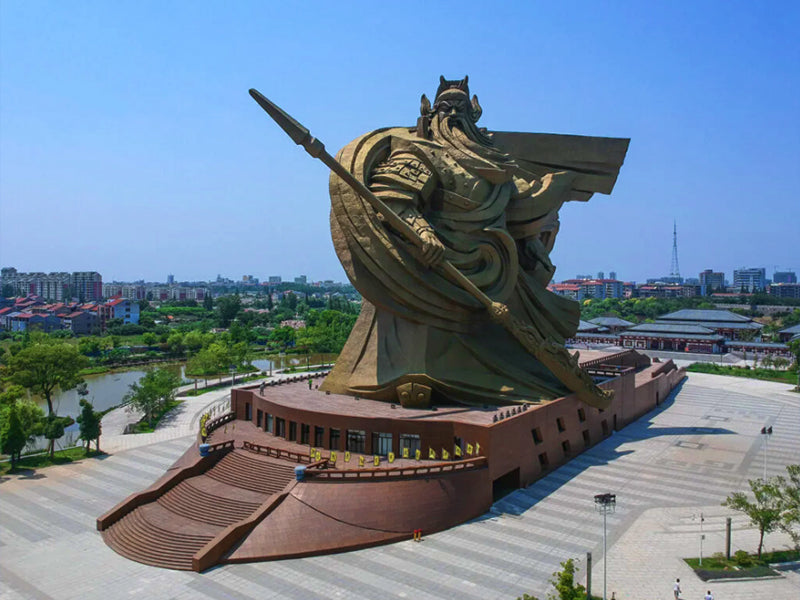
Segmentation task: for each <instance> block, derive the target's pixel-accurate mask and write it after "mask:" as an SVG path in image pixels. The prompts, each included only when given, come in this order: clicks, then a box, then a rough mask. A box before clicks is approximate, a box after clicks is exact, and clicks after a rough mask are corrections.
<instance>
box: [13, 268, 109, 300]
mask: <svg viewBox="0 0 800 600" xmlns="http://www.w3.org/2000/svg"><path fill="white" fill-rule="evenodd" d="M0 279H2V285H3V286H10V288H11V290H12V295H14V296H39V297H40V298H44V299H45V300H52V301H56V302H62V301H64V300H70V299H72V298H77V299H79V300H80V301H92V300H100V299H101V298H102V297H103V278H102V276H101V275H100V273H98V272H97V271H76V272H74V273H71V274H70V273H67V272H53V273H41V272H35V273H20V272H18V271H17V270H16V269H15V268H13V267H6V268H4V269H2V270H0Z"/></svg>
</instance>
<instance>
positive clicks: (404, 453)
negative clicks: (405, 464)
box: [403, 447, 408, 458]
mask: <svg viewBox="0 0 800 600" xmlns="http://www.w3.org/2000/svg"><path fill="white" fill-rule="evenodd" d="M403 458H408V448H407V447H406V448H403Z"/></svg>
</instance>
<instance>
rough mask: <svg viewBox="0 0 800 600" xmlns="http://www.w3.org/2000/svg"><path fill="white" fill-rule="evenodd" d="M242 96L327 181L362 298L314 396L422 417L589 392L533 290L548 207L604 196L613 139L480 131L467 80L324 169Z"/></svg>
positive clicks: (574, 313)
mask: <svg viewBox="0 0 800 600" xmlns="http://www.w3.org/2000/svg"><path fill="white" fill-rule="evenodd" d="M251 94H253V96H254V97H255V98H256V100H257V101H259V104H261V105H262V106H263V107H264V108H265V109H266V110H267V111H268V112H270V114H271V115H272V116H273V117H274V118H276V120H277V121H278V122H279V123H281V119H288V121H291V123H292V124H293V125H294V126H295V127H297V128H299V130H290V129H291V127H290V126H287V125H286V124H285V123H281V124H282V126H283V127H284V129H285V130H286V131H287V132H288V133H289V134H290V135H291V136H292V137H293V139H294V140H295V142H296V143H298V144H303V145H304V146H305V147H306V149H307V150H308V151H309V153H310V154H312V156H315V157H319V158H321V159H322V160H323V161H324V162H325V163H326V164H328V166H330V167H331V169H332V170H333V172H332V174H331V179H330V196H331V204H332V210H331V230H332V235H333V242H334V246H335V248H336V253H337V255H338V256H339V259H340V260H341V261H342V265H343V266H344V268H345V271H346V272H347V275H348V277H349V278H350V281H351V282H352V283H353V285H354V286H355V287H356V289H357V290H358V291H359V292H360V293H361V294H362V296H363V297H364V302H363V306H362V310H361V314H360V316H359V318H358V321H357V322H356V325H355V327H354V329H353V332H352V333H351V335H350V337H349V339H348V341H347V343H346V345H345V347H344V349H343V351H342V353H341V355H340V356H339V359H338V360H337V362H336V366H335V367H334V369H333V371H332V372H331V374H330V375H329V376H328V377H327V379H326V380H325V383H324V384H323V386H322V389H323V390H325V391H330V392H332V393H338V394H350V395H355V396H360V397H363V398H372V399H377V400H385V401H391V402H400V403H401V404H402V405H403V406H427V405H429V403H430V402H431V400H433V401H437V400H438V401H446V402H457V403H465V404H505V403H516V402H536V401H539V400H541V399H543V398H555V397H559V396H563V395H566V394H569V393H570V392H576V393H577V394H578V397H579V398H581V399H582V400H584V401H585V402H588V403H589V404H592V405H595V406H601V407H602V406H605V405H607V403H608V401H609V399H610V398H609V394H608V393H607V392H604V391H602V390H600V389H599V388H597V386H596V385H595V384H594V382H593V381H592V380H591V378H590V377H589V376H588V375H587V374H586V373H585V372H584V371H582V370H581V369H580V368H579V367H578V365H577V356H570V354H569V353H568V352H567V351H566V350H565V348H564V341H565V339H566V338H569V337H571V336H572V335H574V333H575V331H576V329H577V325H578V319H579V316H580V310H579V306H578V304H577V303H576V302H574V301H572V300H568V299H566V298H564V297H561V296H558V295H556V294H554V293H552V292H550V291H548V290H547V287H546V286H547V284H548V283H549V282H550V280H551V278H552V276H553V273H554V271H555V267H554V266H553V264H552V263H551V262H550V258H549V254H550V251H551V250H552V248H553V245H554V244H555V240H556V235H557V233H558V227H559V221H558V211H559V209H560V208H561V206H562V204H563V203H564V202H566V201H569V200H586V199H588V198H589V197H590V196H591V195H592V193H593V192H596V191H597V192H604V193H610V191H611V189H612V188H613V185H614V182H615V180H616V176H617V173H618V171H619V167H620V166H621V164H622V160H623V159H624V156H625V152H626V150H627V145H628V140H619V139H609V138H585V137H579V136H561V135H546V134H525V133H502V132H495V133H489V132H487V131H486V130H483V129H479V128H478V127H477V126H476V123H477V121H478V119H479V117H480V116H481V112H482V110H481V107H480V105H479V103H478V99H477V97H476V96H473V97H472V98H470V96H469V88H468V80H467V78H464V79H463V80H460V81H448V80H445V79H444V78H441V80H440V85H439V89H438V90H437V93H436V97H435V99H434V102H433V105H432V106H431V104H430V102H429V101H428V99H427V98H426V97H425V96H424V95H423V96H422V106H421V116H420V117H419V119H418V122H417V126H416V127H414V128H408V127H394V128H387V129H380V130H377V131H373V132H371V133H368V134H365V135H363V136H361V137H360V138H358V139H356V140H354V141H353V142H351V143H350V144H348V145H347V146H345V147H344V148H343V149H342V150H341V151H340V152H339V154H338V156H337V157H336V161H334V160H333V159H332V158H331V157H330V155H328V154H327V153H325V151H324V146H323V145H322V144H321V143H320V142H319V141H318V140H315V139H314V138H312V137H311V136H310V134H309V133H308V131H307V130H305V129H304V128H302V126H300V125H299V124H298V123H296V122H295V121H293V120H292V119H291V117H288V115H286V114H285V113H283V112H282V111H280V109H278V108H277V107H275V106H274V105H272V104H271V103H270V102H269V101H268V100H266V98H264V97H263V96H261V95H260V94H258V92H255V91H254V90H253V91H251Z"/></svg>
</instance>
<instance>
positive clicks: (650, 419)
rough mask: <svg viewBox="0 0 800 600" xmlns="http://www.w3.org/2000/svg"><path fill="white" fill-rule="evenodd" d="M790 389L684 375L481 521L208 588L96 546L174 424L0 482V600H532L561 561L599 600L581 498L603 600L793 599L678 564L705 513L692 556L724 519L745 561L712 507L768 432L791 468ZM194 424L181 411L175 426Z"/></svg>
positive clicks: (795, 454) (712, 539)
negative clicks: (109, 515) (132, 442)
mask: <svg viewBox="0 0 800 600" xmlns="http://www.w3.org/2000/svg"><path fill="white" fill-rule="evenodd" d="M788 388H789V386H786V385H781V384H776V383H771V382H759V381H753V380H742V379H739V378H727V377H719V376H713V375H704V374H690V376H689V379H688V381H687V382H686V383H684V385H683V386H682V387H681V389H680V390H679V391H678V392H677V393H676V394H675V396H674V399H672V400H670V401H667V402H665V403H663V404H662V405H661V406H660V407H659V408H658V409H657V410H656V411H654V412H652V413H650V414H649V415H647V416H646V417H644V418H642V419H641V420H640V421H638V422H636V423H633V424H631V425H630V426H628V427H626V428H625V429H623V430H621V431H619V432H616V433H615V434H614V435H612V436H611V437H609V438H608V439H606V440H604V441H603V442H602V443H600V444H598V445H597V446H595V447H593V448H591V449H590V450H588V451H587V452H585V453H583V454H581V455H579V456H578V457H576V458H575V459H574V460H572V461H571V462H569V463H568V464H566V465H564V466H563V467H561V468H559V469H557V470H555V471H553V472H552V473H550V474H549V475H548V476H547V477H544V478H543V479H541V480H539V481H537V482H536V483H534V484H533V485H532V486H530V487H529V488H527V489H524V490H518V491H516V492H514V493H512V494H510V495H508V496H506V497H505V498H503V499H502V500H500V501H499V502H496V503H495V504H494V506H493V507H492V509H491V511H490V512H489V513H487V514H485V515H483V516H482V517H480V518H478V519H475V520H474V521H472V522H470V523H466V524H464V525H462V526H459V527H455V528H453V529H450V530H448V531H444V532H441V533H438V534H434V535H430V536H426V537H425V538H424V540H423V541H422V543H414V542H411V541H408V542H401V543H399V544H392V545H388V546H381V547H378V548H369V549H365V550H361V551H357V552H348V553H342V554H335V555H330V556H320V557H312V558H306V559H297V560H286V561H277V562H268V563H254V564H242V565H228V566H224V567H219V568H215V569H212V570H211V571H209V572H207V573H204V574H197V573H192V572H178V571H169V570H165V569H158V568H154V567H149V566H145V565H141V564H139V563H135V562H132V561H129V560H127V559H125V558H122V557H121V556H119V555H117V554H116V553H115V552H113V551H112V550H111V549H110V548H108V547H107V546H106V545H105V544H104V543H103V541H102V539H101V537H100V535H99V533H98V532H97V531H96V530H95V519H96V517H97V516H98V515H100V514H102V513H103V512H105V511H106V510H108V509H109V508H110V507H111V506H113V505H114V504H116V503H117V502H119V501H120V500H121V499H122V498H124V497H125V496H127V495H128V494H130V493H131V492H134V491H138V490H141V489H142V488H144V487H146V486H147V485H148V484H149V483H151V482H152V481H154V480H155V479H156V478H158V477H159V476H160V475H161V474H162V473H163V472H164V469H166V468H167V467H168V466H169V465H171V464H172V462H174V461H175V460H176V459H177V458H178V457H179V456H180V455H181V454H182V453H183V452H184V451H185V450H186V448H188V447H189V446H190V445H191V443H192V442H193V441H194V439H195V438H194V435H195V432H196V429H192V427H191V424H192V418H189V417H188V416H187V417H181V419H176V421H175V423H173V424H171V425H170V427H169V428H168V429H169V430H170V431H171V433H170V434H169V435H172V436H174V437H171V438H169V439H164V440H161V441H159V440H157V439H155V438H152V439H151V440H150V441H149V442H148V445H138V446H137V447H132V446H131V447H129V448H128V449H124V450H118V451H116V452H115V454H113V455H111V456H108V457H106V458H105V459H103V460H86V461H81V462H79V463H73V464H70V465H64V466H60V467H51V468H48V469H44V470H42V471H40V472H37V473H35V474H34V475H33V476H29V477H14V478H8V477H6V478H4V479H3V480H2V482H0V515H2V518H0V598H2V599H4V600H5V599H6V598H8V599H18V598H36V599H48V598H57V599H59V600H60V599H71V598H75V599H76V600H78V599H80V600H89V599H92V598H102V599H115V598H131V597H135V596H139V595H142V596H145V595H146V596H149V597H157V598H192V599H207V598H211V599H218V600H222V599H231V598H233V599H237V600H239V599H245V598H259V599H262V598H263V599H268V598H275V599H278V598H280V599H283V598H297V599H304V600H305V599H315V598H319V599H323V598H324V599H326V600H327V599H330V598H354V599H372V598H384V597H395V598H414V599H417V598H420V599H429V598H459V599H466V600H473V599H474V600H486V599H490V598H496V599H507V600H513V599H514V598H516V597H517V596H521V595H522V594H523V593H524V592H526V593H528V594H535V595H536V596H538V597H539V598H541V599H544V598H545V597H546V596H547V593H548V591H550V588H549V585H548V583H547V581H548V579H549V578H550V577H551V574H552V573H553V572H554V571H556V570H558V568H559V566H558V564H559V562H561V561H563V560H566V559H567V558H570V557H573V558H578V559H581V565H582V564H583V562H582V559H583V557H585V553H586V552H587V551H591V552H592V554H593V559H594V569H593V591H594V593H595V594H599V595H602V583H603V559H604V557H603V556H602V543H603V542H602V540H603V529H602V519H601V517H600V516H599V515H598V514H597V513H596V512H595V511H594V501H593V496H594V494H597V493H603V492H612V493H615V494H616V495H617V510H616V513H614V514H612V515H609V517H608V549H609V551H608V563H607V572H608V597H609V598H610V597H611V592H612V591H613V592H615V595H616V598H617V600H669V599H671V598H672V582H674V580H675V578H676V577H680V579H681V587H682V588H683V591H684V593H683V597H685V598H687V599H695V598H702V597H703V594H704V593H705V591H706V590H707V589H711V590H712V592H713V593H714V597H715V598H716V599H717V600H776V599H784V598H786V599H789V598H797V597H800V575H798V573H797V572H788V573H787V574H786V576H785V577H783V578H780V579H774V580H760V581H748V582H726V583H711V584H706V583H703V582H702V581H700V580H699V579H697V578H696V577H695V576H694V574H693V573H692V572H691V571H690V570H689V569H688V567H686V566H685V564H684V563H683V562H682V561H681V558H682V557H687V556H697V555H698V554H699V540H700V535H699V522H698V521H696V520H695V521H692V515H697V514H699V512H700V511H701V510H702V511H703V513H704V515H705V517H706V521H705V523H704V532H705V533H706V536H707V538H706V541H705V545H704V555H710V554H711V553H713V552H717V551H722V550H723V547H722V545H723V543H724V541H723V535H724V533H723V532H724V521H725V517H726V516H730V515H734V533H733V550H734V551H735V550H737V549H739V548H743V549H746V550H750V551H752V550H754V549H755V546H756V539H757V532H755V531H754V530H753V529H752V528H750V527H749V526H748V525H747V523H746V520H743V519H742V518H741V517H740V516H738V515H737V514H736V513H732V512H730V511H727V510H726V509H723V508H722V507H721V506H720V502H722V500H723V499H724V498H725V496H726V495H727V494H729V493H730V492H731V491H734V490H740V489H744V487H745V486H746V481H747V479H748V478H757V477H760V476H761V475H762V472H763V468H764V447H763V445H762V440H761V439H760V437H761V436H760V434H759V432H760V429H761V427H763V426H764V425H772V427H773V431H774V435H773V436H772V439H771V440H770V442H769V450H768V452H767V473H768V475H775V474H778V473H781V472H783V471H784V469H785V465H787V464H792V463H800V427H798V423H800V396H798V395H797V394H793V393H791V392H788V391H787V390H788ZM222 393H223V394H224V392H222ZM200 398H201V397H198V398H196V399H192V401H193V403H192V404H191V406H193V407H195V408H196V409H197V412H195V413H194V415H195V416H197V417H198V418H199V414H200V413H201V412H202V410H203V408H204V407H201V406H200V405H201V404H202V403H203V402H204V400H201V399H200ZM195 400H197V403H196V404H194V401H195ZM216 401H220V399H219V398H217V399H212V398H210V397H209V399H208V400H207V402H210V403H212V404H213V402H216ZM195 408H192V411H194V410H195ZM192 411H190V410H188V408H187V411H186V414H187V415H188V414H189V413H190V412H192ZM179 421H180V423H182V424H181V425H178V422H179ZM187 423H188V425H187ZM165 431H166V430H165ZM182 431H183V432H188V433H187V434H185V435H181V432H182ZM153 435H155V434H153ZM163 435H167V434H166V433H165V434H163ZM109 437H114V436H109ZM122 437H131V438H140V437H141V436H138V435H137V436H122ZM142 439H144V438H142ZM109 442H110V443H112V442H113V440H109ZM101 447H102V446H101ZM387 509H390V507H387ZM766 544H767V548H768V549H771V548H773V547H775V548H779V547H783V546H785V545H786V544H787V540H786V538H785V537H784V536H781V535H779V534H769V535H768V536H767V538H766ZM584 575H585V574H584V573H583V572H581V573H580V574H579V578H580V579H583V577H584Z"/></svg>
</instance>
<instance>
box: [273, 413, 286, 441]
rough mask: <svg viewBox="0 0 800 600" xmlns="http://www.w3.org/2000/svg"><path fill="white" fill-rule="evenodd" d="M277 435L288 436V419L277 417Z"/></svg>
mask: <svg viewBox="0 0 800 600" xmlns="http://www.w3.org/2000/svg"><path fill="white" fill-rule="evenodd" d="M275 435H277V436H278V437H286V421H285V420H283V419H279V418H278V417H275Z"/></svg>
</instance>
